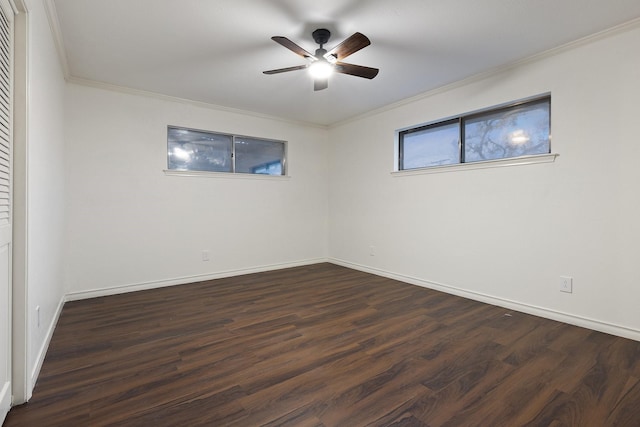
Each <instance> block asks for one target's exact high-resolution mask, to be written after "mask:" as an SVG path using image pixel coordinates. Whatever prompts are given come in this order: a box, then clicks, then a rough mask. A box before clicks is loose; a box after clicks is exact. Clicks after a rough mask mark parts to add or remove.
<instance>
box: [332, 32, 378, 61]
mask: <svg viewBox="0 0 640 427" xmlns="http://www.w3.org/2000/svg"><path fill="white" fill-rule="evenodd" d="M370 44H371V41H370V40H369V39H368V38H367V36H365V35H364V34H362V33H355V34H354V35H352V36H351V37H349V38H348V39H346V40H345V41H343V42H342V43H340V44H339V45H338V46H336V47H334V48H333V49H331V50H330V51H328V52H327V53H326V54H325V55H324V57H325V58H327V59H328V57H329V56H333V57H334V58H336V59H337V60H338V61H340V60H341V59H344V58H346V57H347V56H349V55H351V54H352V53H355V52H357V51H359V50H360V49H362V48H363V47H367V46H369V45H370Z"/></svg>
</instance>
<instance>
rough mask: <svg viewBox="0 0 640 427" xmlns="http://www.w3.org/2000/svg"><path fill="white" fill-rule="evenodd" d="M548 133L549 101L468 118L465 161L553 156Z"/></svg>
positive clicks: (465, 124)
mask: <svg viewBox="0 0 640 427" xmlns="http://www.w3.org/2000/svg"><path fill="white" fill-rule="evenodd" d="M549 131H550V123H549V101H548V100H544V101H541V102H536V103H530V104H524V105H521V106H517V107H512V108H508V109H503V110H499V111H495V112H490V113H487V114H481V115H478V116H474V117H472V118H468V119H466V120H465V122H464V137H465V138H464V140H465V144H464V147H465V150H464V160H465V161H466V162H476V161H481V160H493V159H504V158H508V157H518V156H528V155H533V154H546V153H550V144H549Z"/></svg>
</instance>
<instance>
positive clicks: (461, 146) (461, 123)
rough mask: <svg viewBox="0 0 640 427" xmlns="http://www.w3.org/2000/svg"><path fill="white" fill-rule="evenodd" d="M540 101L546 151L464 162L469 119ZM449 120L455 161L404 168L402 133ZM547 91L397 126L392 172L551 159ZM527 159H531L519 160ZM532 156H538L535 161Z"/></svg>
mask: <svg viewBox="0 0 640 427" xmlns="http://www.w3.org/2000/svg"><path fill="white" fill-rule="evenodd" d="M542 101H547V103H548V106H549V151H548V152H547V153H541V154H529V155H522V156H513V157H501V158H498V159H489V160H473V161H466V159H465V142H466V141H465V137H466V136H465V122H466V121H467V120H470V119H476V118H479V117H482V116H485V115H489V114H492V113H499V112H506V111H509V110H516V109H518V108H522V107H523V106H527V105H530V104H537V103H540V102H542ZM453 123H457V124H458V159H459V162H457V163H452V164H446V165H434V166H422V167H416V168H408V169H405V168H404V164H405V152H404V151H405V150H404V136H405V135H410V134H412V133H415V132H421V131H424V130H428V129H435V128H438V127H441V126H448V125H451V124H453ZM551 125H552V123H551V93H545V94H542V95H536V96H532V97H529V98H524V99H520V100H517V101H512V102H508V103H504V104H499V105H495V106H492V107H488V108H483V109H480V110H476V111H472V112H468V113H465V114H460V115H457V116H452V117H448V118H444V119H439V120H436V121H433V122H428V123H425V124H420V125H417V126H410V127H407V128H403V129H400V130H398V131H396V141H397V143H396V148H397V151H396V159H395V161H394V163H395V166H394V172H395V173H407V172H418V173H420V172H422V173H429V172H430V171H432V170H438V169H459V168H461V167H465V166H466V165H480V167H475V168H474V169H479V168H482V167H483V166H482V165H489V166H484V167H491V166H490V165H492V164H495V165H504V164H530V163H539V162H547V161H549V158H551V161H553V160H554V159H555V157H557V154H552V151H551V148H552V138H551ZM528 159H531V161H523V160H528ZM536 159H540V161H537V160H536Z"/></svg>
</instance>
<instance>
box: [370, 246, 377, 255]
mask: <svg viewBox="0 0 640 427" xmlns="http://www.w3.org/2000/svg"><path fill="white" fill-rule="evenodd" d="M369 255H371V256H376V247H375V246H373V245H371V246H369Z"/></svg>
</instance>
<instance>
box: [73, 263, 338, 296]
mask: <svg viewBox="0 0 640 427" xmlns="http://www.w3.org/2000/svg"><path fill="white" fill-rule="evenodd" d="M322 262H329V260H328V259H327V258H312V259H305V260H300V261H294V262H286V263H280V264H270V265H263V266H259V267H252V268H243V269H238V270H226V271H220V272H217V273H208V274H197V275H193V276H184V277H176V278H172V279H164V280H153V281H149V282H141V283H132V284H128V285H120V286H113V287H108V288H100V289H92V290H90V291H80V292H70V293H68V294H67V295H66V297H65V301H77V300H82V299H88V298H96V297H103V296H109V295H116V294H123V293H127V292H135V291H144V290H147V289H155V288H163V287H167V286H175V285H184V284H187V283H196V282H203V281H206V280H215V279H222V278H225V277H233V276H241V275H243V274H253V273H262V272H265V271H272V270H280V269H283V268H291V267H302V266H305V265H312V264H319V263H322Z"/></svg>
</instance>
